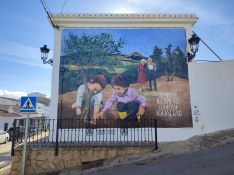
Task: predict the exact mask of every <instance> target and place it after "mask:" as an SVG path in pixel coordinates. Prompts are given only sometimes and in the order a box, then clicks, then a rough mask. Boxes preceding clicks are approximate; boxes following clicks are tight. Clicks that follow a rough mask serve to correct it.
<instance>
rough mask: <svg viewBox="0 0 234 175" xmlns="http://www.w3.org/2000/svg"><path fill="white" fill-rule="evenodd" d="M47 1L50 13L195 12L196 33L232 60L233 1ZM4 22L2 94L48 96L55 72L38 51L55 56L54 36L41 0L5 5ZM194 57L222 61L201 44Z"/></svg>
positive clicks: (0, 33) (0, 12)
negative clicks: (32, 93) (45, 47)
mask: <svg viewBox="0 0 234 175" xmlns="http://www.w3.org/2000/svg"><path fill="white" fill-rule="evenodd" d="M44 1H45V3H46V4H47V7H48V9H49V10H50V11H51V13H180V14H181V13H182V14H183V13H192V14H196V15H197V16H198V17H199V20H198V22H197V23H196V24H195V25H194V27H193V30H194V31H195V32H196V33H197V34H198V35H199V36H200V37H201V38H202V39H203V40H204V41H205V42H206V43H207V44H208V45H209V46H210V47H211V48H212V49H213V50H214V51H215V52H216V53H217V54H218V55H219V56H220V57H221V58H222V59H223V60H234V57H233V48H234V40H233V37H232V36H234V30H233V28H234V13H233V7H234V1H233V0H225V1H223V0H212V1H211V0H210V1H204V0H196V1H188V0H173V1H172V0H118V1H116V0H86V1H84V0H60V1H55V0H44ZM0 21H1V27H0V78H1V81H0V96H2V95H3V96H17V97H19V96H21V95H25V94H26V93H30V92H32V91H39V92H42V93H45V94H47V95H48V96H50V93H51V71H52V69H51V66H49V65H43V64H42V61H41V60H40V50H39V48H40V47H41V46H43V44H47V45H48V47H49V48H50V49H51V52H50V54H49V57H50V58H51V57H52V56H53V42H54V32H53V28H52V27H51V25H50V23H49V22H48V19H47V15H46V13H45V11H44V9H43V6H42V4H41V1H40V0H31V1H30V0H20V1H19V0H9V1H1V6H0ZM163 37H164V35H163ZM139 42H141V41H139ZM149 42H150V41H149ZM145 54H146V55H148V54H149V53H145ZM196 59H206V60H218V59H217V57H215V55H214V54H212V53H211V52H210V51H209V50H208V49H207V47H205V46H204V44H202V43H201V44H200V48H199V51H198V53H197V55H196Z"/></svg>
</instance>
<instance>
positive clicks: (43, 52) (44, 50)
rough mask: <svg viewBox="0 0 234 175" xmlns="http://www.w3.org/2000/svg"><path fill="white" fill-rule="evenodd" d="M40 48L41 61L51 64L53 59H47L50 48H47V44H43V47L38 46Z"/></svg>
mask: <svg viewBox="0 0 234 175" xmlns="http://www.w3.org/2000/svg"><path fill="white" fill-rule="evenodd" d="M40 50H41V59H42V61H43V63H44V64H50V65H53V59H49V60H47V59H48V54H49V52H50V49H49V48H47V45H45V44H44V46H43V47H40Z"/></svg>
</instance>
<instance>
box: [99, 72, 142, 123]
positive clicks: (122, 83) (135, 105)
mask: <svg viewBox="0 0 234 175" xmlns="http://www.w3.org/2000/svg"><path fill="white" fill-rule="evenodd" d="M112 87H113V89H114V92H113V94H112V96H111V98H110V99H108V100H107V101H106V103H105V106H104V108H103V110H102V112H101V113H100V115H103V114H106V113H108V112H109V110H110V109H111V107H112V106H113V104H114V103H115V101H117V102H118V103H117V111H118V115H119V118H120V119H121V120H124V121H127V120H136V119H138V120H139V118H138V116H140V115H143V114H144V112H145V107H146V100H145V97H144V96H141V95H139V93H138V92H137V91H136V90H135V89H134V88H131V87H129V83H128V81H127V79H126V77H123V76H121V75H120V76H116V77H114V78H113V81H112Z"/></svg>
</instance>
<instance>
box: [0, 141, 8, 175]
mask: <svg viewBox="0 0 234 175" xmlns="http://www.w3.org/2000/svg"><path fill="white" fill-rule="evenodd" d="M10 163H11V142H8V143H7V144H0V174H3V173H2V172H3V169H4V168H5V167H6V166H8V165H9V164H10ZM4 171H5V170H4Z"/></svg>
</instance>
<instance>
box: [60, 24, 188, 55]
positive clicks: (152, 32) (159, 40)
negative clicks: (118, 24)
mask: <svg viewBox="0 0 234 175" xmlns="http://www.w3.org/2000/svg"><path fill="white" fill-rule="evenodd" d="M69 33H72V34H75V35H77V36H81V35H82V34H86V35H92V36H95V35H97V34H100V33H110V34H111V35H112V37H113V39H114V40H115V41H117V40H118V39H120V38H122V39H123V40H124V43H125V44H124V46H123V48H122V49H121V50H120V51H121V53H123V54H131V53H133V52H139V53H141V54H142V55H143V56H145V57H149V56H150V55H152V53H153V50H154V47H155V46H157V47H159V48H161V49H162V50H163V54H165V52H164V50H165V48H166V47H167V46H168V45H169V44H171V45H172V49H175V48H176V47H177V46H178V47H180V49H181V50H182V51H183V52H185V48H186V39H185V30H184V29H182V28H181V29H178V28H155V29H153V28H147V29H140V28H138V29H100V28H96V29H65V30H63V34H62V41H63V42H62V48H63V44H64V40H65V39H66V38H67V36H68V34H69Z"/></svg>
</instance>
